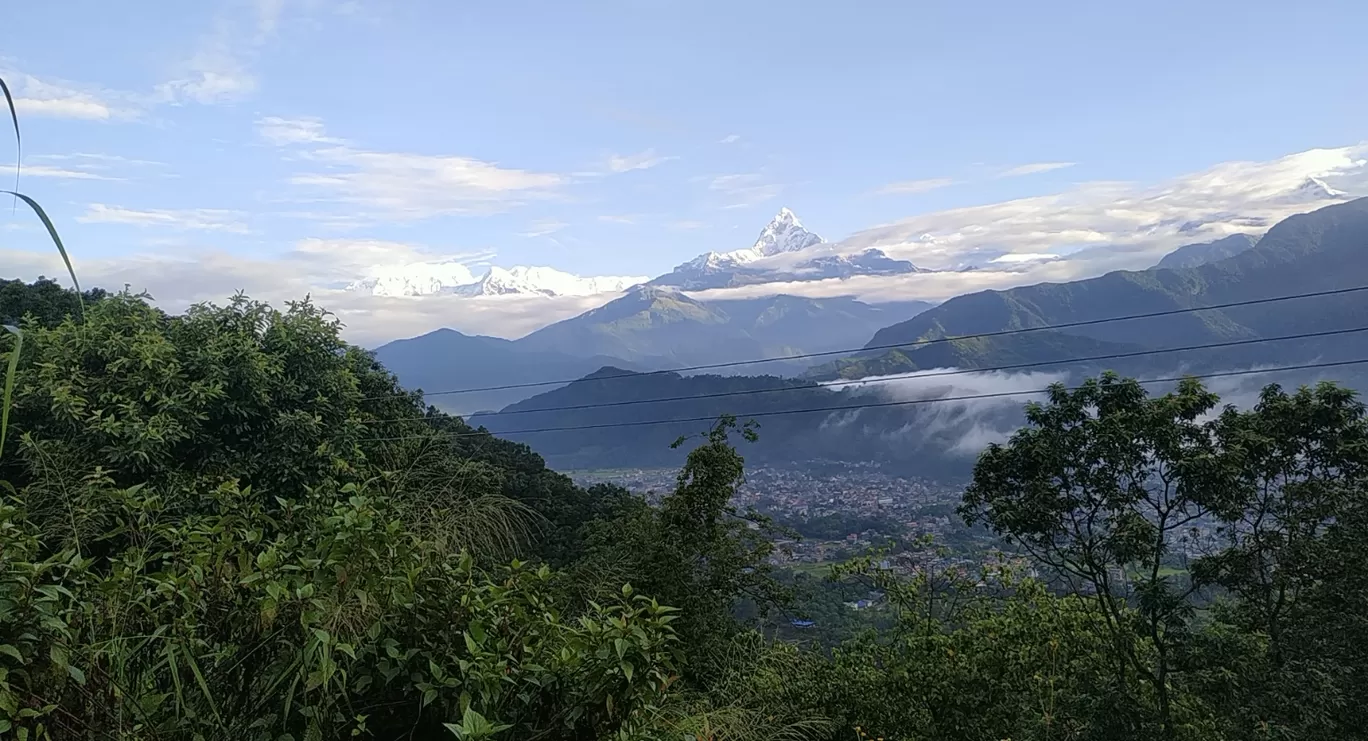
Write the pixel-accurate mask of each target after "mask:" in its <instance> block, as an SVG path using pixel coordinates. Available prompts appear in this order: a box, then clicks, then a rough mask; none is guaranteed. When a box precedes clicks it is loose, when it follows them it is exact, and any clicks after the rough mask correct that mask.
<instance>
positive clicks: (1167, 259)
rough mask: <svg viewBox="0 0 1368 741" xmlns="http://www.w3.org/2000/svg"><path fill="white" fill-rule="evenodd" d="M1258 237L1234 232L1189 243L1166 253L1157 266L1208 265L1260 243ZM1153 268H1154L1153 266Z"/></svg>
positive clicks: (1189, 266)
mask: <svg viewBox="0 0 1368 741" xmlns="http://www.w3.org/2000/svg"><path fill="white" fill-rule="evenodd" d="M1258 241H1259V240H1258V239H1257V238H1256V237H1254V236H1252V235H1249V234H1232V235H1230V236H1229V237H1223V238H1221V239H1217V240H1215V241H1213V242H1202V243H1201V244H1188V245H1184V246H1182V247H1179V248H1178V249H1176V250H1174V251H1172V252H1170V253H1168V254H1167V255H1164V257H1163V259H1161V260H1160V261H1159V262H1158V263H1156V264H1155V266H1154V267H1155V268H1171V269H1177V268H1195V267H1197V266H1198V265H1206V264H1207V263H1211V262H1219V261H1221V260H1224V259H1226V258H1227V257H1233V256H1235V255H1238V254H1240V253H1241V252H1244V251H1245V250H1247V249H1249V248H1251V247H1253V246H1254V245H1255V244H1256V243H1258ZM1151 269H1153V268H1151Z"/></svg>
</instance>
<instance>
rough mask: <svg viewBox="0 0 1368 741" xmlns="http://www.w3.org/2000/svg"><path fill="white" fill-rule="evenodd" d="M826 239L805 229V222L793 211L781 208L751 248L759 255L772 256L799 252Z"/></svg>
mask: <svg viewBox="0 0 1368 741" xmlns="http://www.w3.org/2000/svg"><path fill="white" fill-rule="evenodd" d="M824 241H826V240H824V239H822V238H821V237H819V236H817V235H816V234H813V233H812V232H810V231H808V230H807V229H804V228H803V223H802V222H801V221H799V220H798V217H797V216H796V215H795V214H794V213H793V212H792V211H790V210H789V209H788V208H781V209H779V213H778V214H776V215H775V217H774V218H773V219H771V220H770V223H769V224H767V225H766V226H765V228H764V230H762V231H761V232H760V237H759V238H758V239H756V240H755V244H754V245H752V246H751V250H752V251H753V252H755V253H756V254H757V256H759V257H770V256H771V255H778V254H780V253H783V252H797V251H799V250H803V249H807V248H808V247H811V246H813V245H816V244H821V243H823V242H824Z"/></svg>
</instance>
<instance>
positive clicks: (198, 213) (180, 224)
mask: <svg viewBox="0 0 1368 741" xmlns="http://www.w3.org/2000/svg"><path fill="white" fill-rule="evenodd" d="M243 218H244V214H242V213H241V212H238V211H227V210H223V209H214V208H194V209H182V210H170V209H143V210H138V209H131V208H123V207H122V206H107V205H105V204H103V203H92V204H90V206H89V207H88V208H87V209H86V212H85V213H84V214H83V215H81V216H78V217H76V220H77V221H79V222H82V223H87V224H128V225H131V226H164V227H169V228H172V229H192V230H197V231H217V232H234V233H239V234H244V233H246V232H247V231H248V229H247V225H246V223H245V222H244V221H243Z"/></svg>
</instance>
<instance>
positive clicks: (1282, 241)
mask: <svg viewBox="0 0 1368 741" xmlns="http://www.w3.org/2000/svg"><path fill="white" fill-rule="evenodd" d="M1359 286H1368V199H1359V200H1356V201H1351V202H1348V203H1344V204H1338V205H1334V206H1328V207H1325V208H1322V209H1319V210H1317V211H1314V212H1312V213H1308V214H1301V215H1298V216H1293V217H1291V218H1288V219H1286V220H1284V221H1282V222H1280V223H1278V224H1277V225H1275V226H1274V227H1273V228H1272V229H1270V230H1269V231H1268V233H1267V234H1266V235H1264V237H1263V238H1262V239H1260V240H1259V242H1258V244H1257V245H1256V246H1254V247H1253V248H1251V249H1248V250H1245V251H1243V252H1240V253H1239V254H1236V255H1234V256H1233V257H1229V258H1227V259H1224V260H1220V261H1218V262H1214V263H1211V264H1206V265H1200V266H1197V267H1195V268H1185V269H1179V270H1169V269H1155V270H1145V271H1117V272H1113V273H1108V274H1106V275H1103V276H1099V277H1096V278H1089V279H1086V280H1079V281H1072V282H1068V283H1041V284H1037V285H1032V286H1023V287H1019V288H1012V289H1008V290H1003V291H980V292H978V293H972V294H967V295H964V296H958V297H956V298H953V299H950V300H949V301H946V302H945V303H943V304H941V305H939V306H936V307H935V308H932V309H930V310H928V311H926V312H924V313H922V314H919V315H917V316H915V317H913V318H912V319H909V320H908V321H905V322H900V323H898V324H894V325H891V326H889V327H886V328H884V329H882V330H880V331H879V332H877V333H876V334H875V335H874V337H873V338H872V339H871V340H870V342H869V347H871V348H873V347H886V346H889V345H897V344H901V343H909V344H911V343H917V342H921V341H926V340H936V339H941V338H945V337H957V336H964V335H975V334H983V333H991V332H1001V331H1005V330H1016V329H1024V328H1031V327H1045V326H1052V325H1057V324H1067V323H1071V322H1080V321H1090V320H1096V319H1103V318H1109V317H1126V316H1130V315H1136V314H1146V313H1156V312H1164V311H1172V310H1176V309H1188V308H1200V307H1203V306H1211V305H1218V304H1228V303H1234V302H1240V301H1249V300H1256V299H1265V298H1273V297H1280V296H1289V295H1295V294H1299V293H1309V292H1317V291H1327V290H1335V289H1343V288H1353V287H1359ZM1365 324H1368V301H1365V295H1364V294H1359V293H1350V294H1344V295H1340V296H1332V297H1320V298H1311V299H1298V300H1289V301H1280V302H1272V303H1265V304H1260V305H1254V306H1240V307H1234V308H1227V309H1220V310H1210V311H1194V312H1187V313H1178V314H1174V315H1170V316H1163V317H1156V318H1149V319H1133V320H1123V321H1115V322H1105V323H1099V324H1092V325H1089V326H1083V327H1074V328H1069V329H1064V330H1060V331H1059V332H1039V333H1037V332H1028V333H1023V334H1020V335H1014V336H1008V337H990V338H982V339H976V340H973V341H966V342H956V343H952V344H949V345H933V346H923V347H919V348H918V347H914V348H909V349H906V350H897V351H894V352H893V353H888V352H885V351H872V352H871V353H870V357H857V358H854V359H852V360H849V361H846V362H844V363H840V364H835V365H833V366H829V367H827V368H825V369H824V372H825V373H826V374H827V375H830V376H833V377H834V376H837V375H840V376H847V377H849V376H851V375H853V374H856V373H858V372H859V369H860V368H862V367H868V368H877V369H898V370H915V369H918V368H927V367H933V366H935V365H957V366H961V367H988V366H996V365H1007V364H1012V363H1014V362H1020V361H1021V360H1022V359H1023V358H1041V359H1049V356H1050V355H1051V354H1052V353H1058V354H1059V355H1060V357H1064V356H1066V355H1067V354H1069V353H1073V354H1076V355H1082V354H1098V353H1099V352H1105V351H1108V350H1114V351H1117V352H1123V351H1124V348H1127V347H1131V348H1134V347H1139V348H1149V349H1154V350H1163V349H1168V348H1175V347H1185V346H1191V345H1197V344H1202V343H1211V342H1222V341H1229V340H1238V339H1245V338H1260V337H1275V336H1285V335H1291V334H1297V333H1300V332H1315V331H1325V330H1329V329H1338V328H1348V327H1353V326H1363V325H1365ZM1099 343H1101V344H1099ZM933 347H935V348H938V349H937V350H935V351H934V352H929V351H930V350H931V348H933ZM1365 348H1368V345H1365V344H1364V342H1363V340H1362V339H1361V338H1357V337H1355V336H1349V339H1345V338H1336V339H1335V340H1334V341H1326V342H1321V343H1302V344H1300V345H1297V346H1295V352H1294V353H1293V354H1292V355H1290V356H1289V355H1288V354H1287V353H1284V352H1282V351H1275V352H1272V353H1270V352H1267V351H1265V352H1263V353H1252V354H1249V356H1250V357H1257V356H1260V355H1261V356H1262V357H1277V358H1278V359H1279V360H1280V361H1288V360H1291V359H1292V358H1293V357H1296V358H1305V357H1311V356H1315V357H1321V356H1325V357H1336V358H1338V357H1346V356H1347V355H1350V354H1352V353H1354V352H1357V351H1362V350H1363V349H1365ZM895 353H896V354H895ZM1213 357H1217V356H1213ZM1219 357H1220V359H1221V360H1222V362H1224V361H1225V360H1228V359H1229V357H1230V356H1228V355H1222V356H1219ZM1197 362H1198V363H1199V365H1202V366H1206V365H1209V363H1207V362H1206V361H1197ZM1212 362H1215V361H1214V360H1213V361H1212Z"/></svg>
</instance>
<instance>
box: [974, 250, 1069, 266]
mask: <svg viewBox="0 0 1368 741" xmlns="http://www.w3.org/2000/svg"><path fill="white" fill-rule="evenodd" d="M1057 259H1059V255H1052V254H1050V253H1048V252H1015V253H1009V254H1006V255H999V256H998V257H994V258H993V259H991V260H989V261H988V262H989V263H990V264H991V263H1019V262H1036V261H1038V260H1057Z"/></svg>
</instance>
